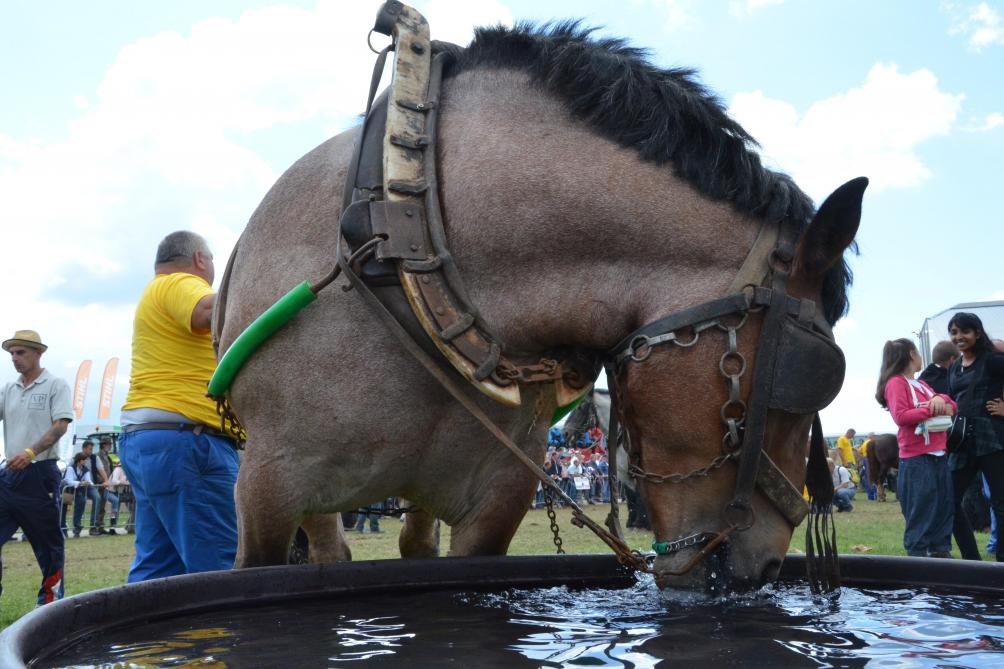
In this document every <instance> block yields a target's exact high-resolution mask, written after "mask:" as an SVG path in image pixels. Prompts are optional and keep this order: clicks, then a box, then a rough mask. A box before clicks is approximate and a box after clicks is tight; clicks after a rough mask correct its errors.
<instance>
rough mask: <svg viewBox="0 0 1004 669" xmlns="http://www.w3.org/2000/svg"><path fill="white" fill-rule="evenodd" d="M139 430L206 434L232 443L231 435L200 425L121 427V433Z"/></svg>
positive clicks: (139, 424)
mask: <svg viewBox="0 0 1004 669" xmlns="http://www.w3.org/2000/svg"><path fill="white" fill-rule="evenodd" d="M141 430H175V431H176V432H191V433H193V434H196V435H199V434H208V435H210V436H212V437H220V438H221V439H226V440H227V441H229V442H230V443H231V444H233V443H234V437H233V435H230V434H227V433H226V432H222V431H221V430H217V429H216V428H214V427H209V426H208V425H204V424H202V423H181V422H177V423H168V422H162V423H136V424H134V425H124V426H123V427H122V431H123V432H140V431H141Z"/></svg>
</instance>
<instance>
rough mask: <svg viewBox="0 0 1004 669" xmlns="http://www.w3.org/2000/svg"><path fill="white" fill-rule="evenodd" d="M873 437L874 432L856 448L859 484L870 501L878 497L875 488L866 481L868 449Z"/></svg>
mask: <svg viewBox="0 0 1004 669" xmlns="http://www.w3.org/2000/svg"><path fill="white" fill-rule="evenodd" d="M874 436H875V433H874V432H869V433H868V436H867V437H865V440H864V441H863V442H862V443H861V446H860V447H859V448H858V461H859V462H860V463H861V483H862V484H863V485H864V488H865V491H866V492H867V493H868V499H870V500H872V501H874V500H875V499H876V497H877V496H878V491H876V490H875V486H873V485H872V484H871V483H870V482H869V481H868V449H869V448H871V445H872V439H873V437H874Z"/></svg>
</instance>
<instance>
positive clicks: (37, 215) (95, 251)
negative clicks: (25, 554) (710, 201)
mask: <svg viewBox="0 0 1004 669" xmlns="http://www.w3.org/2000/svg"><path fill="white" fill-rule="evenodd" d="M379 4H380V3H379V1H378V0H369V1H367V2H354V3H343V2H338V1H336V0H321V1H319V2H318V3H317V4H316V6H315V7H313V8H312V9H307V10H304V9H292V8H289V7H285V6H281V5H276V6H272V7H267V8H264V9H258V10H249V11H247V12H245V13H244V14H242V15H241V16H240V17H239V18H238V19H235V20H231V19H222V18H207V19H206V20H204V21H200V22H198V23H196V24H195V25H193V26H192V27H191V29H190V30H187V31H183V32H181V33H179V32H162V33H158V34H155V35H150V36H147V37H144V38H142V39H138V40H135V41H134V42H132V43H131V44H128V45H126V46H124V47H123V48H122V49H121V50H120V51H119V53H118V54H117V56H116V58H115V60H114V61H113V63H112V64H111V66H110V67H109V68H108V70H107V71H106V72H105V73H104V76H103V78H102V79H101V83H100V84H99V86H98V87H97V88H96V90H88V91H73V92H72V93H68V94H67V96H66V99H67V100H72V101H73V102H74V104H73V105H68V106H69V108H70V109H72V110H73V113H75V114H76V116H75V117H74V119H73V120H72V122H71V123H70V124H69V126H68V127H65V128H54V129H53V137H54V139H50V140H46V139H44V138H43V139H42V140H40V141H39V140H35V139H31V140H28V139H26V138H19V137H15V136H10V135H5V134H2V133H0V221H3V230H4V237H5V239H4V243H3V244H2V245H0V267H3V269H4V277H5V281H4V287H3V291H2V292H3V305H4V308H3V310H0V335H3V337H2V338H7V337H9V336H10V333H13V332H14V330H16V329H23V328H32V329H36V330H38V331H40V332H41V334H42V336H43V337H44V338H45V339H46V340H47V343H49V344H50V346H51V348H50V350H49V351H48V352H47V353H46V356H45V358H44V359H43V360H44V361H45V365H46V366H47V367H48V368H49V369H52V370H54V371H55V372H57V373H59V374H60V376H63V377H64V378H66V379H67V380H68V381H72V380H73V375H74V374H75V372H76V369H77V366H78V365H79V363H80V361H81V360H83V359H85V358H90V359H93V360H94V364H95V368H96V369H97V368H100V369H103V365H104V362H105V360H107V359H108V358H109V357H112V356H118V357H119V358H121V360H122V367H121V368H120V376H124V375H126V374H127V373H128V368H129V354H130V338H131V333H132V312H133V308H134V307H133V303H134V302H135V299H136V298H137V297H138V295H139V293H140V291H141V290H142V287H143V283H144V282H145V281H146V279H147V277H148V276H149V275H150V273H151V271H152V257H153V253H154V249H155V247H156V243H157V241H159V239H161V238H162V237H163V236H164V235H165V234H166V233H168V232H170V231H172V230H177V229H186V228H187V229H192V230H195V231H197V232H199V233H201V234H203V235H205V236H206V237H207V239H208V240H209V242H210V244H211V246H212V248H213V251H214V254H215V256H216V258H217V267H218V272H217V274H218V275H219V274H222V267H223V265H224V264H225V262H226V258H227V257H228V255H229V253H230V250H231V248H232V246H233V243H234V241H235V240H236V238H237V236H238V234H239V233H240V231H241V230H242V229H243V227H244V225H245V223H246V221H247V219H248V217H249V216H250V215H251V213H252V212H253V211H254V209H255V207H256V206H257V205H258V203H259V202H260V201H261V199H262V197H263V196H264V195H265V193H266V191H267V190H268V188H269V187H270V186H271V185H272V183H273V182H274V181H275V179H276V177H277V176H278V174H279V172H280V171H282V170H284V169H285V168H286V167H288V165H272V164H270V163H269V161H268V159H267V158H266V157H265V156H263V155H261V154H260V153H259V149H256V148H255V147H256V146H258V145H257V144H256V143H255V141H254V140H255V137H256V133H259V132H260V131H268V130H273V129H276V128H304V130H303V132H304V133H308V132H310V133H312V132H317V135H318V136H317V137H316V140H308V142H309V141H314V143H315V144H319V143H321V142H322V141H324V140H325V139H327V137H326V136H325V135H324V133H323V132H320V131H318V129H319V128H332V129H341V128H342V127H344V125H345V123H346V122H348V120H349V119H352V118H353V117H354V116H355V115H356V114H357V113H358V112H360V111H361V110H362V107H363V105H364V103H365V95H366V91H367V89H368V85H369V77H370V71H371V67H372V64H373V59H374V55H373V54H372V53H371V52H370V51H369V49H368V48H367V46H366V35H367V32H368V31H369V29H370V28H371V27H372V25H373V19H374V17H375V15H376V9H377V7H378V6H379ZM211 7H212V6H211V5H207V10H206V11H207V12H210V11H212V9H211ZM420 9H421V8H420ZM426 15H427V17H429V18H430V22H431V26H432V30H433V32H434V34H433V37H434V38H436V39H452V40H456V41H458V42H461V43H466V42H467V41H468V39H469V37H470V34H471V28H472V24H473V23H496V22H499V21H502V22H508V23H511V22H512V16H511V12H509V10H508V9H507V8H506V7H505V6H504V5H502V4H500V3H499V2H498V1H497V0H478V1H474V2H459V1H450V0H431V1H430V2H429V3H428V5H427V14H426ZM56 137H58V139H55V138H56ZM311 146H312V145H311V144H309V143H308V145H307V146H305V147H304V151H306V150H308V149H309V148H311ZM100 369H99V370H98V371H96V372H95V375H96V376H97V375H99V374H100ZM10 372H12V370H11V369H10V368H8V369H7V372H6V373H5V374H3V376H2V377H0V378H3V377H8V376H9V375H10ZM98 382H99V380H93V379H92V387H94V386H95V385H96V384H97V383H98ZM123 392H124V388H121V389H120V391H118V392H116V402H118V404H120V403H121V402H120V401H119V400H120V397H119V396H120V395H121V394H122V393H123ZM89 404H90V403H89ZM118 404H116V407H115V408H116V410H117V407H118ZM115 415H117V411H116V414H115ZM86 418H87V417H86V415H85V420H84V422H85V423H86V422H88V421H87V420H86ZM91 422H93V412H92V418H91Z"/></svg>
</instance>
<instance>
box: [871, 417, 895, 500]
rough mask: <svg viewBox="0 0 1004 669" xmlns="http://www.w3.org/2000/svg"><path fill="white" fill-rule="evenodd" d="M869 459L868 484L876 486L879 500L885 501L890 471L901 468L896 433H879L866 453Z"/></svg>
mask: <svg viewBox="0 0 1004 669" xmlns="http://www.w3.org/2000/svg"><path fill="white" fill-rule="evenodd" d="M865 458H866V459H867V461H868V484H869V485H872V486H875V492H876V494H877V496H878V501H880V502H884V501H886V499H885V488H886V481H887V477H888V476H889V472H890V471H891V470H893V469H899V443H898V442H897V441H896V435H895V434H877V435H875V436H874V437H873V438H872V443H871V445H870V446H869V447H868V453H867V454H866V455H865Z"/></svg>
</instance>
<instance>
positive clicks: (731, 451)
mask: <svg viewBox="0 0 1004 669" xmlns="http://www.w3.org/2000/svg"><path fill="white" fill-rule="evenodd" d="M747 317H748V313H744V314H743V315H742V318H740V319H739V322H738V323H736V324H735V325H729V324H727V323H723V322H722V321H720V320H717V319H716V320H713V321H705V322H704V323H700V324H699V325H696V326H694V337H693V338H692V339H691V340H690V341H687V342H686V343H683V344H681V343H680V342H679V341H677V339H676V335H675V333H673V332H670V333H669V336H667V335H663V337H667V338H666V339H664V340H663V341H661V342H659V343H666V342H671V343H673V344H676V345H677V346H683V347H685V348H686V347H689V346H693V345H694V344H695V343H696V342H697V340H698V338H699V336H700V332H701V331H703V330H707V329H709V328H712V327H715V328H718V329H719V330H721V331H723V332H725V334H726V336H727V338H728V348H727V349H726V351H725V353H723V354H722V357H721V358H720V359H719V361H718V370H719V371H720V372H721V374H722V376H724V377H725V380H726V383H727V384H728V391H729V398H728V399H727V400H725V403H724V404H722V408H721V411H720V412H719V413H720V414H721V417H722V422H723V423H724V424H725V436H724V437H723V438H722V444H723V447H724V450H725V452H724V453H722V454H721V455H719V456H718V457H716V458H715V459H714V460H712V461H711V462H709V463H708V464H706V465H704V466H703V467H698V468H697V469H694V470H693V471H689V472H687V473H685V474H653V473H652V472H647V471H645V470H644V469H642V468H641V467H638V466H637V465H631V466H630V467H629V468H628V472H629V473H630V474H631V476H633V477H634V478H640V479H644V480H645V481H648V482H649V483H660V484H661V483H682V482H684V481H686V480H688V479H692V478H698V477H702V476H708V475H710V474H711V472H713V471H715V470H716V469H719V468H720V467H722V466H723V465H724V464H725V463H726V462H728V461H729V460H732V459H734V458H737V457H739V447H740V446H741V445H742V433H741V430H742V427H743V423H744V422H745V420H746V402H744V401H743V399H742V384H741V381H742V376H743V374H745V373H746V366H747V365H746V357H745V356H743V354H742V353H740V352H739V336H738V331H739V329H740V328H742V326H744V325H745V324H746V320H747ZM636 341H637V339H636ZM644 346H647V347H648V348H647V349H643V348H635V342H632V343H631V351H632V353H631V359H632V360H636V359H637V358H636V356H638V355H639V354H641V355H643V357H642V358H641V359H642V360H644V359H645V358H647V357H648V356H649V354H650V353H651V350H652V349H651V346H650V345H649V344H648V343H647V341H646V343H645V344H644Z"/></svg>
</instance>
